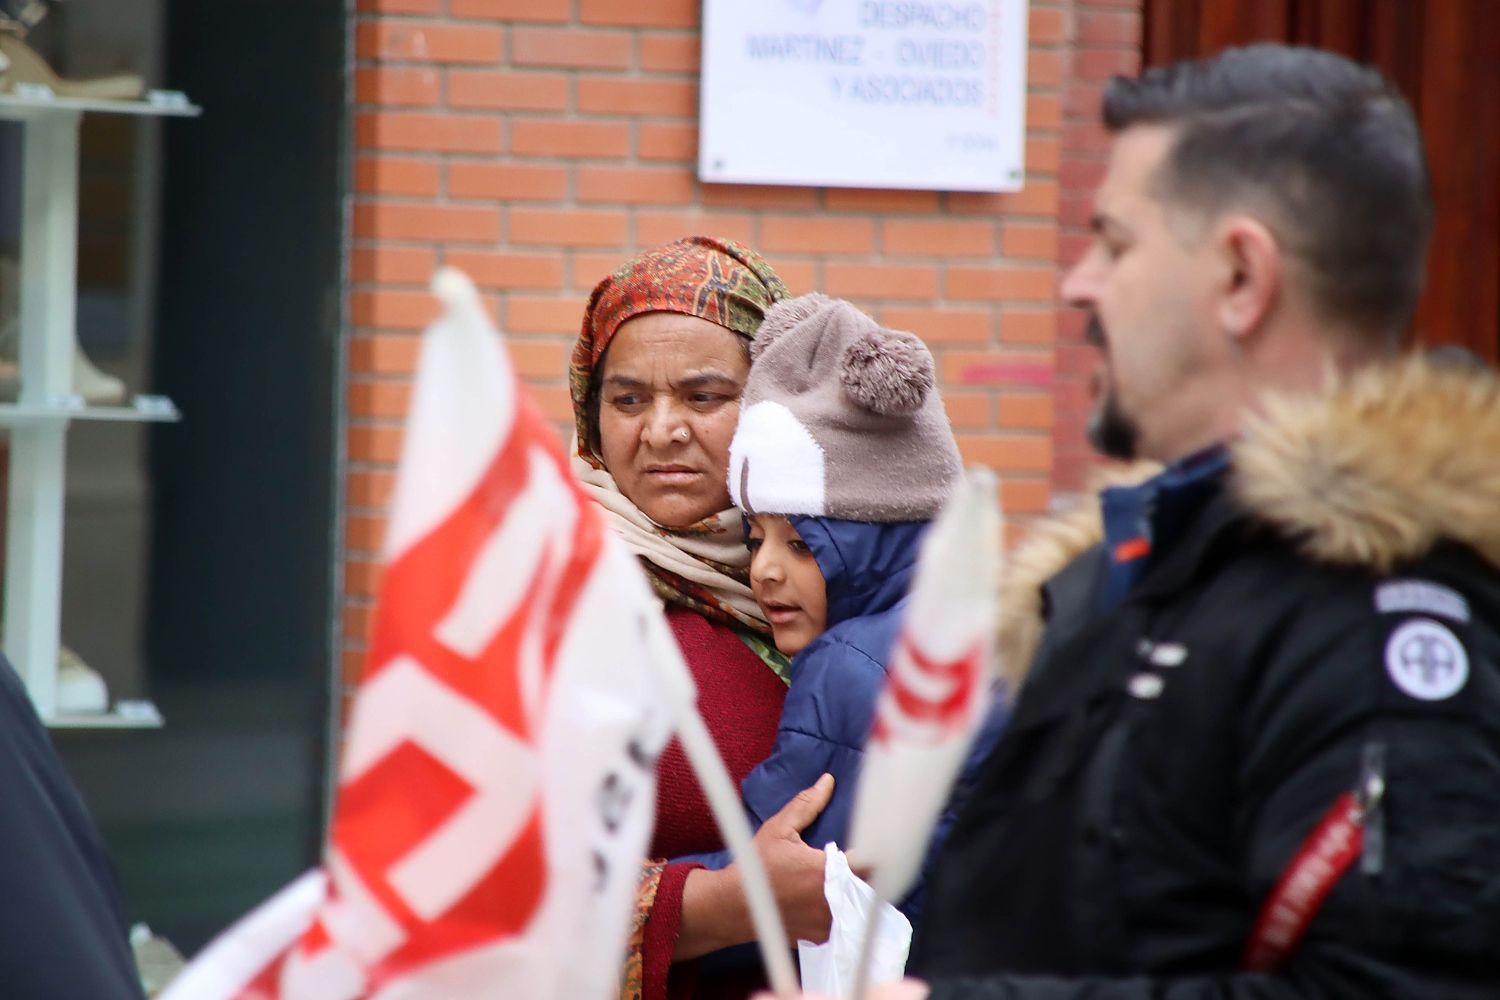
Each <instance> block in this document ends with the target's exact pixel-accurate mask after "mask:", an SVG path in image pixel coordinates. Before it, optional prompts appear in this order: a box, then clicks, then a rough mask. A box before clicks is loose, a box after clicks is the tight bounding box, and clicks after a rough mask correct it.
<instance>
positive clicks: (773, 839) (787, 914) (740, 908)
mask: <svg viewBox="0 0 1500 1000" xmlns="http://www.w3.org/2000/svg"><path fill="white" fill-rule="evenodd" d="M832 797H833V776H832V775H830V774H825V775H823V776H822V777H821V778H819V779H818V780H817V781H816V782H815V783H814V784H813V785H812V786H811V787H809V788H805V789H803V790H802V791H800V792H798V793H797V794H796V795H795V796H794V797H793V798H792V800H791V801H790V802H788V803H787V804H786V805H785V806H783V807H782V809H781V811H780V812H778V813H777V814H776V815H775V816H772V817H771V818H770V819H768V820H766V821H765V823H764V824H762V825H761V828H760V830H759V831H758V832H757V833H756V834H755V840H754V842H753V843H754V845H755V850H756V853H757V854H759V855H760V860H761V864H763V865H764V866H765V868H766V874H767V876H768V877H769V878H770V880H771V892H772V894H773V895H774V896H775V897H776V907H777V909H778V910H780V911H781V920H782V923H783V924H785V925H786V932H787V937H788V939H789V941H788V943H789V944H792V943H795V942H796V941H798V940H799V939H800V940H804V941H812V942H815V943H819V944H821V943H822V942H824V941H827V940H828V932H829V928H830V926H831V925H832V922H833V917H832V914H830V913H829V912H828V900H827V899H826V898H824V896H823V864H824V860H825V855H824V854H823V852H822V851H820V850H818V849H817V848H815V847H809V846H807V845H806V844H804V843H803V842H802V836H801V834H802V831H803V830H805V829H807V827H808V826H809V825H811V823H812V821H813V820H815V819H817V818H818V815H819V814H820V813H822V811H823V810H824V809H826V808H827V807H828V800H829V799H831V798H832ZM754 940H755V925H754V923H752V921H751V920H750V908H749V906H748V905H746V903H745V894H744V890H743V888H742V887H741V884H740V866H739V865H738V864H732V865H730V866H729V867H728V868H725V869H723V870H722V871H716V872H715V871H709V870H707V869H703V868H700V869H697V870H695V871H692V872H689V873H688V877H687V879H686V881H685V882H684V883H683V886H682V919H681V921H680V922H679V924H678V934H677V944H676V946H675V947H674V948H673V949H672V960H673V961H674V962H682V961H687V960H688V959H692V958H697V957H699V956H700V955H706V954H708V953H709V952H711V951H718V950H719V949H720V948H728V947H731V946H732V945H737V944H744V943H746V942H748V941H754Z"/></svg>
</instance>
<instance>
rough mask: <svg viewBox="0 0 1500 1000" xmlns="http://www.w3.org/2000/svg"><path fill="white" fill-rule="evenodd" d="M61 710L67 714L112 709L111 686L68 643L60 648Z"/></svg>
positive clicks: (59, 696)
mask: <svg viewBox="0 0 1500 1000" xmlns="http://www.w3.org/2000/svg"><path fill="white" fill-rule="evenodd" d="M57 710H58V712H60V713H63V714H67V715H85V714H86V715H99V714H102V713H104V712H107V711H109V689H108V688H107V687H105V686H104V678H103V677H100V676H99V673H98V671H96V670H94V669H93V668H92V667H90V666H89V665H88V664H87V663H84V662H83V658H82V657H80V656H79V655H78V654H77V653H75V652H73V651H72V650H71V649H69V648H68V647H67V646H59V647H58V650H57Z"/></svg>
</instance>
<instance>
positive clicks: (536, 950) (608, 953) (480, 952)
mask: <svg viewBox="0 0 1500 1000" xmlns="http://www.w3.org/2000/svg"><path fill="white" fill-rule="evenodd" d="M433 287H434V291H435V292H436V293H437V294H438V297H439V298H440V299H441V300H442V302H443V305H444V314H443V316H442V317H441V318H440V320H439V321H438V322H437V323H435V324H434V325H433V327H432V328H431V329H429V330H428V332H427V334H426V336H425V337H424V342H423V345H422V355H421V361H420V364H419V369H418V373H417V378H416V385H415V388H414V394H413V399H412V404H411V413H410V416H409V418H408V423H407V430H406V439H405V442H404V445H403V451H402V457H401V464H400V470H399V475H398V478H397V486H396V491H395V496H394V500H393V505H392V512H391V519H390V525H389V534H388V538H387V544H386V553H385V555H386V569H385V573H384V577H383V580H382V584H381V592H380V601H379V606H378V609H377V612H376V616H375V625H374V636H373V640H372V643H371V647H370V650H369V653H368V657H367V661H366V666H365V674H364V677H363V679H362V682H361V684H360V687H359V689H358V691H357V693H356V696H355V700H354V703H353V707H352V711H351V716H350V722H349V727H348V730H347V738H346V744H345V747H344V752H343V757H342V762H341V765H340V771H339V777H338V790H337V800H336V804H335V808H334V816H333V823H332V827H331V829H330V833H329V840H328V844H327V846H326V851H325V856H324V863H323V866H322V868H321V870H318V871H314V872H311V873H309V874H308V875H306V876H304V877H303V878H302V879H300V880H298V881H297V882H294V883H293V884H292V885H291V886H289V887H288V888H287V889H285V890H283V892H282V893H281V894H279V895H278V896H276V897H274V898H273V899H272V900H271V901H270V902H268V903H266V904H265V905H264V906H262V907H261V908H260V909H259V910H257V911H255V912H253V913H251V914H250V915H249V916H248V917H246V918H245V919H244V920H242V921H241V922H240V923H239V924H237V925H235V926H234V927H232V928H230V930H228V931H227V932H226V933H225V934H224V935H223V936H221V938H220V939H219V940H218V941H216V942H214V943H213V944H212V945H210V946H209V948H208V949H206V950H205V951H204V953H203V954H202V955H200V956H199V958H198V959H197V960H196V961H195V962H194V963H193V964H192V965H190V966H189V968H188V969H187V971H185V972H184V973H183V975H182V976H181V977H180V978H179V979H178V980H177V981H176V982H175V983H174V984H173V986H172V987H171V988H170V989H169V991H168V992H167V993H166V994H165V995H166V997H167V998H169V1000H219V998H224V1000H230V998H237V1000H365V998H369V1000H429V998H433V1000H436V998H439V997H441V998H444V1000H459V998H471V997H501V996H504V997H527V998H528V1000H549V998H558V1000H562V998H567V1000H591V998H599V1000H602V998H604V997H607V996H613V995H616V994H617V993H618V989H619V975H620V967H621V962H622V960H623V957H624V948H625V937H626V932H627V928H628V921H629V916H630V912H631V909H632V905H633V899H634V894H635V887H636V881H637V877H638V874H639V870H640V859H641V858H642V857H643V856H644V855H645V850H646V846H647V841H648V839H649V834H650V828H651V823H652V815H653V808H654V804H655V798H656V796H655V759H656V755H657V753H658V752H659V751H660V750H661V748H662V746H663V745H664V744H665V742H666V740H667V739H668V737H669V736H670V733H671V730H672V727H673V725H674V723H675V720H676V719H678V718H680V717H681V713H683V712H691V711H692V710H693V709H692V707H691V703H692V699H693V689H692V682H691V680H690V678H689V677H688V675H687V673H686V671H685V669H684V668H683V667H682V664H681V660H680V658H676V657H672V656H669V657H663V656H661V655H659V652H660V650H662V649H663V648H669V649H673V650H675V644H674V643H673V642H672V639H671V636H670V634H668V633H667V632H666V624H665V621H664V620H663V619H662V616H661V614H660V611H659V607H658V606H657V605H656V603H655V602H654V601H653V599H652V598H651V597H650V595H649V592H648V591H647V589H646V586H645V583H644V581H643V579H642V577H641V574H640V572H639V570H638V568H637V567H636V566H635V565H634V563H633V561H632V560H631V559H630V558H629V557H628V556H627V555H626V554H625V553H624V551H623V550H622V549H620V548H619V547H618V546H617V544H616V543H615V541H614V539H613V537H612V536H611V535H610V534H609V532H608V531H607V530H606V529H605V528H604V526H603V522H602V519H601V518H600V517H599V516H598V514H597V513H596V511H595V509H594V508H593V506H592V505H591V504H590V503H589V502H588V501H587V500H586V499H585V498H584V497H583V496H582V494H581V493H580V492H579V491H578V489H577V488H576V487H575V486H574V484H573V481H572V479H571V478H570V475H569V472H568V466H567V463H566V460H565V459H564V457H563V454H562V450H561V448H560V446H559V444H558V441H557V439H556V436H555V435H554V433H553V432H552V431H551V429H550V428H549V427H548V426H547V424H546V421H545V419H544V418H543V417H542V416H541V415H540V414H539V413H538V411H537V410H536V409H535V407H534V406H533V405H532V404H531V402H530V400H529V398H528V397H527V396H526V393H525V392H524V391H523V389H522V387H521V384H520V382H519V380H518V379H517V377H516V374H515V372H514V370H513V369H512V367H511V364H510V362H509V360H508V359H507V357H506V355H505V352H504V351H503V349H502V347H501V342H500V337H499V334H498V333H497V332H496V331H495V330H494V328H493V327H492V326H491V324H490V322H489V319H488V317H487V316H486V314H485V312H484V309H483V307H482V305H481V303H480V301H479V298H478V295H477V294H476V292H475V291H474V288H473V285H472V284H471V283H470V282H469V281H468V279H467V278H465V277H464V276H463V275H462V274H459V273H458V272H455V271H451V270H445V271H441V272H439V274H438V275H437V277H436V278H435V279H434V282H433ZM653 651H654V652H653Z"/></svg>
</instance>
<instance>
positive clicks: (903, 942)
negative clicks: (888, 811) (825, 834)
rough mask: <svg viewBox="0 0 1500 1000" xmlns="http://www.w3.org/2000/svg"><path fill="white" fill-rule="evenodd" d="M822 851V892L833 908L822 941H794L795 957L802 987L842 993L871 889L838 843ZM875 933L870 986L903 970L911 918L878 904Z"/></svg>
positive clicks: (847, 988)
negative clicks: (877, 923)
mask: <svg viewBox="0 0 1500 1000" xmlns="http://www.w3.org/2000/svg"><path fill="white" fill-rule="evenodd" d="M824 850H825V851H826V852H827V855H828V860H827V862H826V863H825V864H824V865H823V895H824V896H825V897H826V898H827V899H828V909H829V910H831V911H832V912H833V929H832V930H831V931H830V933H829V935H828V941H827V942H826V943H824V944H810V943H808V942H806V941H798V942H797V958H798V960H799V961H800V963H801V966H802V988H803V989H804V990H805V991H807V992H808V993H821V994H823V995H824V996H829V997H847V996H849V994H850V993H851V992H852V991H853V990H854V979H855V975H856V972H857V968H858V965H859V950H860V948H861V947H862V946H863V944H864V940H865V926H866V924H867V923H868V922H869V917H870V904H871V903H873V902H874V901H875V890H874V889H872V888H870V886H869V883H867V882H865V881H863V880H862V879H861V878H860V877H859V876H858V875H855V874H854V872H852V871H851V870H850V869H849V859H848V858H846V857H845V856H844V852H843V851H841V850H839V849H838V845H836V844H829V845H828V846H827V847H826V848H824ZM875 935H876V936H875V944H874V947H873V948H872V950H871V955H870V978H869V979H868V980H867V982H868V983H869V985H871V986H877V985H879V984H880V983H894V982H897V981H898V980H900V979H901V976H902V974H903V973H904V972H905V971H906V955H907V952H908V951H909V950H910V949H911V921H909V920H907V919H906V915H905V914H903V913H902V912H901V911H900V910H898V909H896V908H895V907H894V906H892V905H891V904H890V903H881V904H880V925H879V926H878V927H877V928H876V931H875Z"/></svg>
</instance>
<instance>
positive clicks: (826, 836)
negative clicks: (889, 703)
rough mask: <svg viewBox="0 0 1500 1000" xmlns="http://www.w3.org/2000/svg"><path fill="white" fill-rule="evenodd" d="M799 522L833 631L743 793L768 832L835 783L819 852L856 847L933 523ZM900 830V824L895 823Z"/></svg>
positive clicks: (820, 824) (946, 819)
mask: <svg viewBox="0 0 1500 1000" xmlns="http://www.w3.org/2000/svg"><path fill="white" fill-rule="evenodd" d="M789 520H790V521H791V522H792V525H793V527H795V528H796V529H797V532H798V534H800V535H801V536H802V539H803V541H805V542H806V543H807V547H808V548H809V549H810V550H811V551H812V554H813V558H814V559H816V560H817V562H818V568H819V569H820V570H822V572H823V580H824V585H825V593H826V595H827V600H828V628H827V630H826V631H825V632H824V633H823V634H822V635H820V636H818V638H816V639H814V640H813V641H812V642H811V643H810V644H808V646H807V648H806V649H804V650H803V651H802V652H801V653H798V654H797V657H796V658H795V659H794V660H792V683H791V687H790V689H789V690H788V691H787V695H786V703H785V705H784V706H783V707H782V710H781V724H780V726H779V728H778V730H777V733H776V744H775V747H774V748H773V749H772V751H771V755H770V756H769V757H767V758H766V759H765V760H763V761H761V763H759V764H758V765H756V767H755V769H754V770H752V771H751V772H750V774H749V775H747V776H746V777H745V780H744V782H743V783H742V784H741V786H740V791H741V794H742V797H743V799H744V803H745V808H746V811H747V812H748V813H749V815H750V823H751V826H753V827H756V828H759V826H760V825H761V824H762V823H764V822H765V821H766V820H767V819H769V818H770V817H772V816H774V815H775V814H776V813H777V812H779V811H780V810H781V808H782V807H783V806H785V805H786V804H787V803H788V802H790V801H791V799H792V797H793V796H794V795H796V794H797V793H798V792H800V791H802V790H803V789H804V788H807V787H808V786H809V785H811V784H813V782H815V781H817V780H818V776H819V775H821V774H823V773H824V772H825V771H826V772H828V773H829V774H832V775H833V777H834V780H835V782H836V783H835V786H834V792H833V799H832V801H830V802H829V803H828V807H827V808H826V809H824V810H823V813H822V815H820V816H819V817H818V818H817V819H816V820H814V821H813V823H812V825H811V826H809V827H808V828H807V829H806V830H804V831H803V833H802V838H803V840H805V841H806V842H807V843H808V844H810V845H812V846H813V847H818V848H821V847H823V845H825V844H827V843H828V842H829V841H833V842H835V843H837V844H839V845H840V846H847V840H848V836H849V822H850V819H851V817H852V811H853V808H854V790H855V785H856V783H857V778H858V776H859V768H860V763H861V761H862V759H863V757H864V745H865V740H866V738H867V737H868V736H869V733H870V727H871V724H872V723H873V721H874V718H875V702H876V700H877V699H878V698H879V696H880V692H881V690H882V688H883V687H884V685H885V664H886V660H887V659H888V658H889V657H890V653H891V650H892V648H894V646H895V644H896V636H897V633H898V632H899V631H900V629H901V621H902V618H903V616H904V613H905V611H906V605H907V590H908V588H909V587H910V585H911V578H912V572H913V570H914V569H915V566H916V560H917V544H918V542H919V541H920V539H921V537H922V533H923V532H924V531H925V530H926V529H927V522H925V521H922V522H909V523H901V524H873V523H870V522H867V521H840V520H836V519H834V518H826V517H802V516H793V517H791V518H789ZM1003 718H1004V712H1003V711H1002V710H1001V709H1000V705H999V699H998V697H997V698H996V699H995V707H994V709H992V711H991V712H990V714H989V718H988V719H987V721H986V723H985V725H984V727H983V729H982V730H981V731H980V734H979V736H978V738H977V739H976V740H975V742H974V747H973V749H972V750H971V751H970V754H969V759H968V761H967V762H966V763H965V765H964V770H963V773H962V775H961V776H960V779H959V783H958V787H957V789H956V791H955V794H954V797H953V800H952V801H950V803H949V806H948V809H947V810H946V811H945V813H944V814H943V816H942V818H941V820H940V821H939V824H938V827H937V830H936V831H935V832H934V836H933V839H932V841H931V843H930V845H929V848H928V854H927V857H928V860H929V861H930V860H931V859H932V858H933V856H934V855H935V853H936V849H937V846H938V845H939V844H940V843H941V841H942V839H943V838H944V837H945V836H946V833H947V830H948V827H949V825H950V824H951V823H952V820H953V816H954V814H955V813H956V809H957V806H958V805H959V804H960V803H961V801H962V800H963V799H964V798H966V797H967V790H968V787H969V785H970V784H971V782H972V779H973V776H974V772H975V771H976V770H977V767H978V764H979V762H980V761H981V760H983V759H984V757H986V756H988V754H989V751H990V750H991V749H993V748H994V745H995V741H996V739H997V737H998V736H999V732H1000V727H1001V725H1002V723H1003ZM892 822H900V818H899V817H892ZM677 860H685V861H699V862H702V863H703V864H704V865H705V866H706V867H709V868H722V867H724V866H725V865H727V864H728V863H729V862H730V860H731V859H730V857H729V855H728V852H727V851H718V852H715V853H713V854H708V855H696V856H693V857H690V858H682V859H677ZM925 869H926V866H924V872H925ZM924 881H925V879H924ZM921 895H922V893H921V884H920V883H919V884H918V887H917V889H915V890H914V891H913V892H912V893H911V895H909V896H908V897H907V899H906V900H905V901H904V902H903V903H902V904H901V909H902V911H903V912H905V913H906V915H907V916H908V917H909V918H911V919H912V922H913V923H915V922H916V918H917V915H918V912H919V911H920V902H921Z"/></svg>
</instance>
